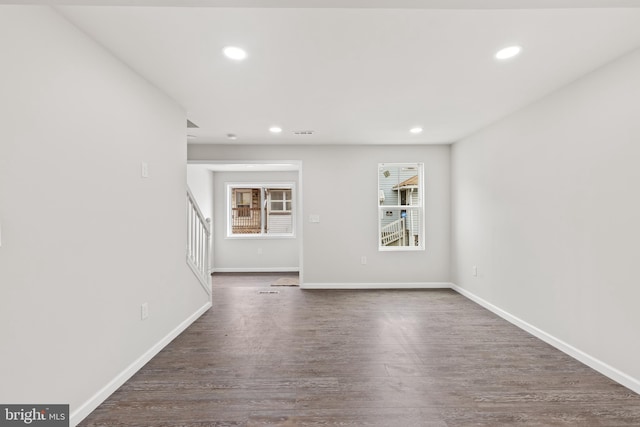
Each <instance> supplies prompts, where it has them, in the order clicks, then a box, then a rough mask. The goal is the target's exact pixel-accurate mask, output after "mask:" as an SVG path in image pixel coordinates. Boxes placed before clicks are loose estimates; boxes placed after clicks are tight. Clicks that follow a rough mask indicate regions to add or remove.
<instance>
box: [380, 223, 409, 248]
mask: <svg viewBox="0 0 640 427" xmlns="http://www.w3.org/2000/svg"><path fill="white" fill-rule="evenodd" d="M404 222H405V219H404V218H400V219H399V220H397V221H393V222H392V223H390V224H387V225H385V226H384V227H382V229H381V230H380V238H381V239H382V244H383V245H384V246H387V245H390V244H391V243H393V242H395V241H396V240H400V239H402V240H403V241H402V245H403V246H404V236H405V226H404Z"/></svg>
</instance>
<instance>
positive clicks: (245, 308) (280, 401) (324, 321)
mask: <svg viewBox="0 0 640 427" xmlns="http://www.w3.org/2000/svg"><path fill="white" fill-rule="evenodd" d="M277 277H279V276H278V275H265V276H262V275H248V276H239V275H233V274H228V275H214V278H213V280H214V298H213V308H212V309H211V310H209V311H208V312H207V313H206V314H205V315H203V316H202V317H201V318H200V319H199V320H198V321H196V322H195V323H194V324H193V325H192V326H191V327H190V328H189V329H188V330H187V331H185V332H184V333H183V334H182V335H180V336H179V337H178V338H176V339H175V340H174V341H173V342H172V343H171V344H170V345H168V346H167V347H166V348H165V349H164V350H162V352H160V353H159V354H158V355H157V356H156V357H155V358H154V359H153V360H152V361H150V362H149V363H148V364H147V365H146V366H145V367H144V368H143V369H142V370H140V371H139V372H138V373H137V374H136V375H135V376H134V377H133V378H131V380H129V381H128V382H127V383H126V384H124V385H123V386H122V387H121V388H120V389H119V390H118V391H116V392H115V393H114V394H113V395H112V396H111V397H110V398H109V399H108V400H107V401H106V402H104V403H103V404H102V405H101V406H100V407H99V408H98V409H96V410H95V411H94V412H93V413H92V414H91V415H90V416H89V417H87V418H86V419H85V420H84V421H83V422H82V423H81V425H82V426H384V427H391V426H394V427H395V426H398V427H405V426H434V427H438V426H449V427H451V426H513V425H520V426H616V427H617V426H640V396H639V395H637V394H635V393H633V392H631V391H630V390H628V389H626V388H624V387H623V386H621V385H619V384H617V383H615V382H613V381H611V380H609V379H607V378H606V377H604V376H602V375H600V374H599V373H597V372H595V371H593V370H592V369H590V368H588V367H587V366H585V365H583V364H581V363H579V362H577V361H576V360H574V359H572V358H570V357H569V356H567V355H565V354H564V353H562V352H560V351H558V350H556V349H554V348H552V347H550V346H549V345H547V344H545V343H543V342H542V341H540V340H538V339H536V338H534V337H532V336H531V335H529V334H528V333H526V332H524V331H522V330H520V329H518V328H516V327H515V326H513V325H511V324H509V323H507V322H506V321H504V320H502V319H500V318H499V317H497V316H495V315H494V314H492V313H490V312H488V311H486V310H485V309H483V308H481V307H480V306H478V305H476V304H474V303H473V302H471V301H469V300H467V299H466V298H464V297H462V296H460V295H458V294H457V293H455V292H454V291H451V290H411V291H407V290H404V291H387V290H384V291H303V290H300V289H299V288H297V287H275V288H274V287H270V286H269V284H270V283H271V282H273V281H274V280H275V279H276V278H277ZM243 284H245V285H250V286H243ZM273 290H275V291H277V292H278V293H264V292H266V291H273Z"/></svg>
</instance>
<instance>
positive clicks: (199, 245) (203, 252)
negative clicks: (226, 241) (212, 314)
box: [187, 189, 211, 295]
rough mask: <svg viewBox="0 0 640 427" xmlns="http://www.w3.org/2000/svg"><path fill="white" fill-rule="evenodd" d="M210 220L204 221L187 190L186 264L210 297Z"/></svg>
mask: <svg viewBox="0 0 640 427" xmlns="http://www.w3.org/2000/svg"><path fill="white" fill-rule="evenodd" d="M209 222H210V220H209V219H205V218H204V215H202V212H201V211H200V208H199V207H198V204H197V203H196V200H195V198H194V197H193V194H191V191H189V189H187V264H189V267H191V270H193V273H194V274H195V275H196V277H197V278H198V280H199V281H200V284H202V286H203V287H204V289H205V291H207V293H208V294H209V295H211V273H210V271H209V249H210V245H211V243H210V241H211V228H210V224H209Z"/></svg>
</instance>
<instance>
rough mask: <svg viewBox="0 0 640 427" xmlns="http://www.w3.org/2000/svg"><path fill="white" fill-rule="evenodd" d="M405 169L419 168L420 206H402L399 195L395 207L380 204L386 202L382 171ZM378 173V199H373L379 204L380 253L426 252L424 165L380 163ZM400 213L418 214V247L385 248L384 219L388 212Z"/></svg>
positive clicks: (414, 163)
mask: <svg viewBox="0 0 640 427" xmlns="http://www.w3.org/2000/svg"><path fill="white" fill-rule="evenodd" d="M403 167H417V168H418V202H419V203H418V204H417V205H401V204H400V200H401V197H400V194H398V204H395V205H385V204H380V203H381V202H383V201H384V197H383V192H382V191H381V190H380V189H381V182H380V181H381V180H380V175H381V173H380V171H381V170H386V169H388V168H403ZM376 173H377V177H378V178H377V182H378V187H377V188H376V195H375V196H377V197H375V196H374V197H372V198H373V199H374V200H376V202H377V204H378V251H381V252H383V251H424V250H425V212H424V211H425V208H424V194H425V189H424V163H416V162H407V163H379V164H378V169H377V170H376ZM389 211H390V212H399V213H400V214H401V212H402V211H406V212H407V216H409V211H413V212H416V213H417V215H416V216H417V218H418V221H419V231H418V245H416V246H385V245H383V244H382V222H383V221H382V219H383V218H384V216H385V215H386V212H389Z"/></svg>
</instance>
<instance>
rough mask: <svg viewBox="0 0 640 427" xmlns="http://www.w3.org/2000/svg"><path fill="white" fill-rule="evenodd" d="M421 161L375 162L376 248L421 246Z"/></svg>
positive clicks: (422, 218)
mask: <svg viewBox="0 0 640 427" xmlns="http://www.w3.org/2000/svg"><path fill="white" fill-rule="evenodd" d="M423 191H424V179H423V165H422V163H380V164H379V165H378V249H379V250H381V251H388V250H423V249H424V205H423V203H424V196H423Z"/></svg>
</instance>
